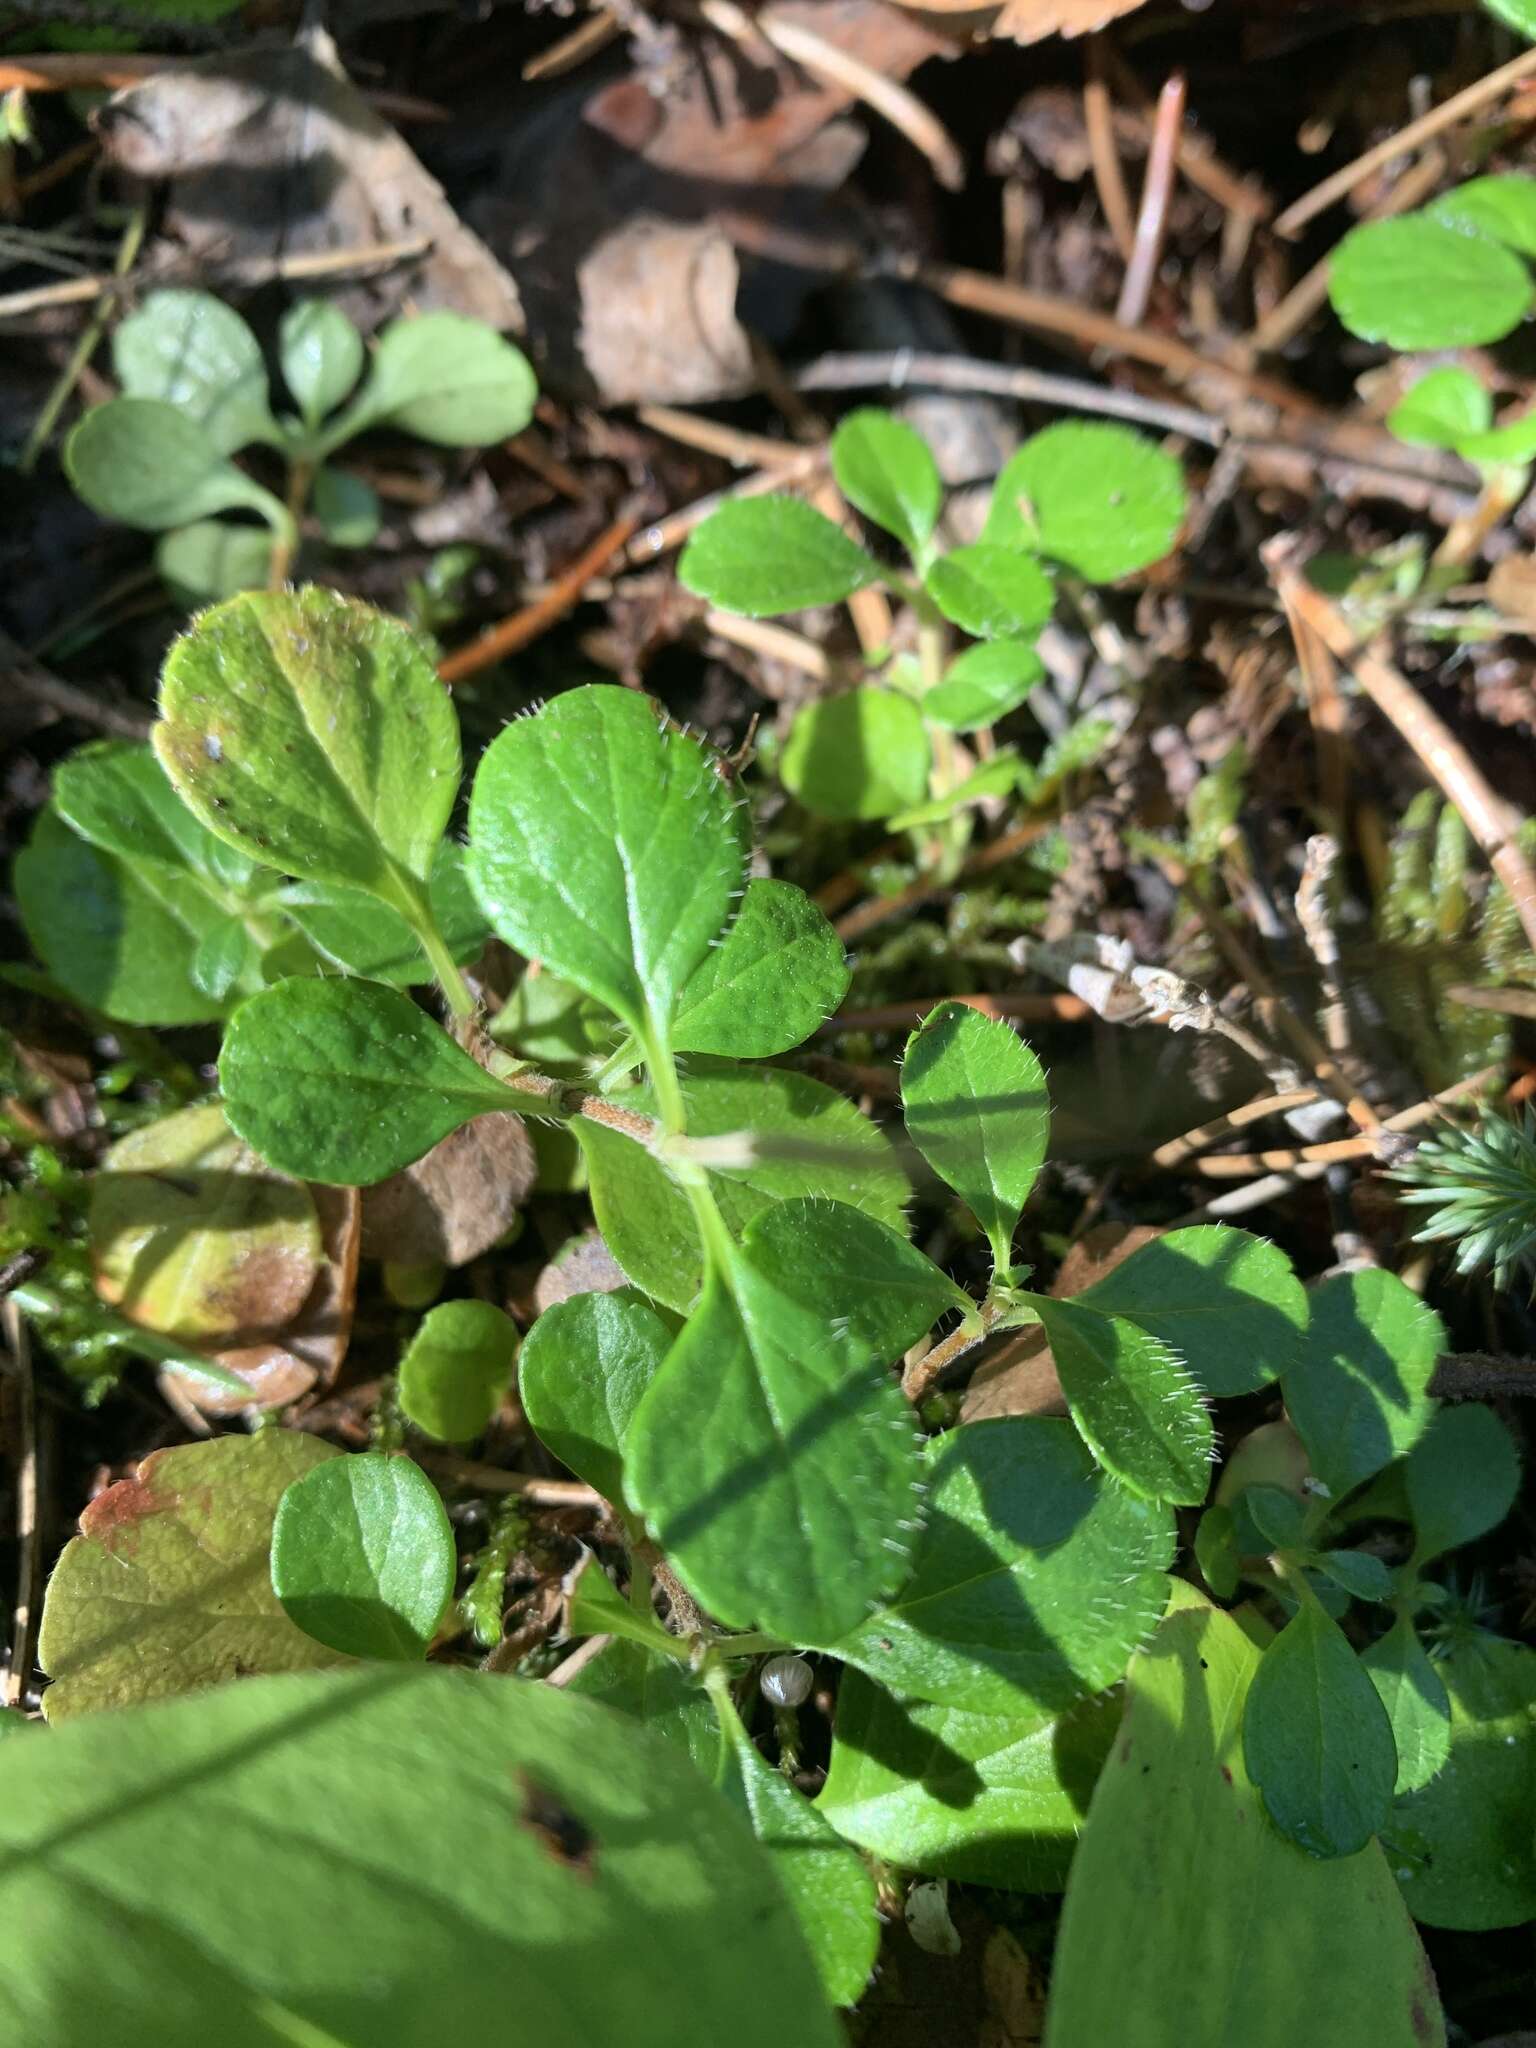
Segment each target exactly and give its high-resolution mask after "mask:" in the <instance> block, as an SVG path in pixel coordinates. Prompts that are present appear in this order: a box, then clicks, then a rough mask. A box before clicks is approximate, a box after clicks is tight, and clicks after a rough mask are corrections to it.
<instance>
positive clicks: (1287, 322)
mask: <svg viewBox="0 0 1536 2048" xmlns="http://www.w3.org/2000/svg"><path fill="white" fill-rule="evenodd" d="M1444 172H1445V156H1444V153H1443V152H1442V151H1440V150H1438V149H1433V150H1430V151H1428V152H1427V153H1426V154H1425V155H1424V157H1423V158H1422V159H1421V160H1420V161H1419V162H1418V163H1416V164H1412V165H1410V166H1409V168H1408V170H1407V171H1405V172H1404V174H1403V176H1402V177H1401V178H1399V179H1398V181H1397V183H1396V184H1395V185H1394V186H1393V187H1392V189H1391V191H1390V192H1388V193H1387V194H1386V195H1385V197H1384V198H1382V199H1381V200H1379V201H1378V202H1377V204H1376V205H1375V206H1372V207H1370V208H1368V209H1367V212H1366V215H1365V218H1366V219H1367V220H1390V219H1392V218H1393V216H1394V215H1396V214H1399V213H1406V212H1407V211H1408V209H1409V208H1410V207H1413V206H1417V205H1418V203H1419V201H1420V200H1421V199H1424V198H1427V196H1428V195H1429V193H1430V192H1432V191H1433V190H1434V188H1435V186H1436V185H1437V184H1439V182H1440V179H1441V177H1442V176H1443V175H1444ZM1332 262H1333V251H1332V250H1331V249H1330V250H1329V252H1328V254H1327V255H1326V256H1320V257H1319V258H1318V260H1317V261H1316V263H1314V264H1313V266H1312V268H1311V269H1310V270H1309V271H1307V272H1306V273H1305V275H1304V276H1302V277H1301V278H1299V279H1298V280H1297V282H1296V283H1295V284H1293V285H1292V286H1291V288H1290V290H1289V291H1288V292H1287V293H1286V295H1285V297H1284V298H1283V299H1281V300H1280V301H1279V303H1278V304H1277V305H1274V306H1271V307H1270V309H1269V311H1268V312H1267V313H1266V314H1265V315H1264V318H1263V319H1262V320H1261V321H1260V322H1259V323H1258V325H1257V326H1256V327H1255V328H1253V330H1252V331H1251V332H1250V333H1249V334H1248V335H1247V336H1246V337H1245V338H1244V341H1243V344H1242V345H1243V347H1244V348H1245V349H1246V350H1248V351H1250V352H1251V353H1252V354H1253V355H1255V356H1263V355H1271V354H1273V353H1274V351H1275V350H1277V349H1282V348H1284V347H1285V345H1286V343H1287V342H1288V341H1289V340H1290V339H1291V338H1292V336H1293V335H1296V334H1299V333H1300V332H1301V330H1302V328H1303V327H1305V326H1306V324H1307V322H1308V321H1309V320H1310V319H1311V318H1312V315H1313V314H1314V313H1315V312H1317V311H1318V309H1319V308H1320V307H1321V306H1322V304H1323V302H1324V301H1325V300H1326V299H1327V297H1328V271H1329V266H1330V265H1331V264H1332Z"/></svg>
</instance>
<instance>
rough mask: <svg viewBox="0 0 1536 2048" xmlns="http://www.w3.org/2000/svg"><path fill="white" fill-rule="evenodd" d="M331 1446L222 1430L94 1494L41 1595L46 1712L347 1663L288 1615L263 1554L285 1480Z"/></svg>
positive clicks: (285, 1435) (162, 1454)
mask: <svg viewBox="0 0 1536 2048" xmlns="http://www.w3.org/2000/svg"><path fill="white" fill-rule="evenodd" d="M339 1455H340V1454H339V1453H338V1452H337V1451H335V1450H333V1449H332V1447H331V1446H330V1445H329V1444H325V1443H322V1442H321V1441H320V1439H319V1438H318V1437H313V1436H303V1435H300V1434H299V1433H298V1432H296V1431H291V1430H282V1429H270V1430H263V1431H262V1432H261V1433H260V1434H259V1435H257V1436H254V1437H243V1436H225V1437H217V1438H215V1439H214V1441H213V1442H211V1443H206V1444H187V1445H183V1446H181V1447H180V1448H178V1449H175V1450H166V1451H155V1452H153V1453H152V1454H151V1455H150V1456H149V1457H147V1458H146V1459H145V1460H144V1462H143V1463H142V1464H141V1465H140V1466H139V1468H138V1470H137V1472H135V1473H134V1474H133V1476H132V1477H131V1478H128V1479H124V1480H120V1481H119V1482H118V1484H117V1485H116V1486H111V1487H108V1488H107V1490H106V1492H105V1493H103V1494H102V1495H100V1496H99V1497H98V1498H97V1499H96V1500H94V1501H92V1503H91V1505H90V1506H89V1507H88V1508H87V1509H86V1511H85V1513H84V1514H83V1515H82V1516H81V1518H80V1534H79V1535H78V1536H76V1537H75V1538H74V1539H73V1540H72V1541H71V1542H69V1543H67V1544H66V1545H65V1547H64V1551H63V1554H62V1556H61V1557H60V1559H59V1562H58V1564H57V1566H56V1567H55V1569H54V1574H53V1577H52V1579H51V1580H50V1581H49V1585H48V1596H47V1599H46V1601H45V1603H44V1606H43V1623H42V1634H41V1637H40V1640H39V1644H38V1660H39V1662H40V1663H41V1664H42V1667H43V1669H44V1670H45V1671H47V1672H48V1673H49V1675H50V1676H51V1678H52V1680H53V1683H52V1685H50V1686H49V1688H48V1690H47V1692H46V1693H45V1694H44V1696H43V1711H44V1712H45V1714H46V1715H47V1717H48V1719H49V1720H50V1721H55V1722H57V1721H62V1720H65V1719H67V1718H68V1717H70V1716H72V1715H75V1714H85V1713H91V1712H94V1711H96V1710H98V1709H99V1708H102V1707H122V1706H129V1705H131V1704H133V1703H134V1702H136V1701H139V1700H152V1699H163V1698H165V1697H167V1696H168V1695H170V1694H172V1693H181V1692H195V1691H198V1690H200V1689H201V1688H202V1687H204V1686H209V1685H218V1684H221V1683H223V1682H224V1681H225V1680H228V1679H231V1678H248V1677H250V1676H251V1675H252V1674H253V1673H256V1672H268V1671H311V1670H315V1669H317V1668H320V1667H323V1666H329V1665H334V1664H341V1663H345V1662H347V1661H348V1660H347V1659H345V1658H341V1657H338V1656H337V1655H336V1654H335V1652H334V1651H331V1650H327V1649H326V1648H325V1647H324V1646H323V1645H322V1644H320V1643H317V1642H315V1641H313V1639H312V1638H311V1637H309V1636H307V1635H305V1633H304V1632H303V1630H302V1629H300V1628H298V1627H297V1626H296V1625H295V1624H294V1623H293V1622H291V1621H290V1620H289V1619H288V1617H287V1615H286V1614H284V1612H283V1610H282V1608H281V1607H280V1606H279V1605H278V1600H277V1595H276V1594H275V1593H274V1592H273V1591H272V1571H271V1564H270V1558H269V1553H270V1550H271V1543H272V1519H273V1516H274V1515H275V1514H276V1512H277V1503H278V1501H279V1500H280V1499H281V1498H282V1495H283V1493H284V1491H285V1490H286V1488H287V1487H288V1485H289V1484H290V1482H291V1481H293V1480H295V1479H297V1478H299V1477H300V1475H301V1474H303V1473H305V1472H307V1471H309V1470H310V1468H311V1467H312V1466H314V1465H318V1464H320V1463H321V1462H322V1461H323V1460H325V1459H328V1458H334V1457H337V1456H339Z"/></svg>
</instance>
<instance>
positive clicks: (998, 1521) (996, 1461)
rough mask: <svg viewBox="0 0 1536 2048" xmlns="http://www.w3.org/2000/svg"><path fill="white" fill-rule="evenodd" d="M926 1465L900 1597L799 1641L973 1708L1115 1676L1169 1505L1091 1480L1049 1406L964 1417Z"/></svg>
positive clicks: (1053, 1696) (1154, 1601)
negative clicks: (920, 1512) (921, 1510)
mask: <svg viewBox="0 0 1536 2048" xmlns="http://www.w3.org/2000/svg"><path fill="white" fill-rule="evenodd" d="M926 1462H927V1474H926V1477H927V1481H928V1519H927V1525H926V1527H925V1529H924V1531H923V1534H922V1537H921V1538H920V1539H919V1543H918V1549H917V1558H916V1562H915V1564H914V1567H913V1570H912V1575H911V1577H910V1578H909V1579H907V1580H906V1582H905V1583H904V1585H903V1586H902V1588H901V1591H900V1593H899V1594H898V1595H897V1596H896V1597H895V1598H894V1599H892V1600H889V1601H888V1602H886V1604H885V1605H883V1606H881V1607H878V1608H877V1609H876V1610H875V1612H874V1613H873V1614H871V1615H869V1616H868V1618H867V1619H865V1620H863V1621H861V1622H860V1624H859V1625H858V1626H857V1627H856V1628H854V1629H853V1630H851V1631H850V1632H849V1633H847V1634H845V1635H842V1636H839V1637H836V1638H833V1639H828V1638H826V1637H821V1638H816V1637H809V1636H808V1637H805V1638H803V1640H806V1641H809V1642H813V1643H816V1644H818V1646H819V1647H821V1648H825V1649H828V1650H830V1651H831V1652H832V1653H833V1655H835V1656H838V1657H841V1658H842V1659H843V1661H844V1662H845V1663H848V1664H855V1665H857V1666H858V1667H859V1669H860V1670H862V1671H867V1672H868V1673H869V1675H870V1676H871V1677H872V1678H876V1679H879V1680H880V1681H881V1682H882V1683H883V1684H886V1685H889V1686H891V1687H893V1688H894V1689H895V1690H896V1691H897V1692H900V1693H904V1694H909V1695H912V1696H913V1697H916V1698H918V1699H928V1700H934V1701H937V1702H938V1703H939V1704H941V1705H945V1706H952V1707H960V1708H963V1709H964V1710H965V1711H966V1712H968V1713H974V1714H987V1715H997V1714H1009V1715H1015V1716H1018V1715H1032V1714H1040V1713H1047V1712H1053V1711H1055V1710H1056V1709H1058V1708H1061V1707H1066V1706H1070V1705H1072V1704H1073V1703H1074V1702H1075V1701H1077V1700H1079V1699H1081V1698H1082V1697H1083V1695H1084V1694H1085V1693H1090V1692H1097V1691H1099V1689H1100V1688H1101V1687H1103V1686H1106V1685H1108V1684H1110V1683H1111V1682H1112V1681H1113V1680H1114V1679H1116V1678H1118V1677H1119V1676H1120V1675H1121V1673H1122V1672H1123V1671H1124V1669H1125V1665H1126V1660H1127V1658H1128V1657H1129V1656H1130V1654H1131V1652H1132V1650H1134V1649H1135V1648H1136V1646H1137V1644H1138V1643H1141V1642H1143V1641H1144V1640H1145V1639H1146V1637H1147V1636H1148V1635H1149V1634H1150V1633H1151V1631H1152V1629H1153V1628H1154V1627H1155V1626H1156V1624H1157V1621H1158V1619H1159V1617H1160V1616H1161V1614H1162V1612H1163V1609H1164V1607H1165V1606H1166V1604H1167V1597H1168V1582H1167V1580H1166V1578H1165V1577H1164V1573H1165V1571H1166V1570H1167V1567H1168V1565H1169V1564H1170V1563H1171V1561H1172V1558H1173V1547H1174V1531H1173V1517H1172V1515H1171V1514H1170V1513H1169V1512H1168V1510H1167V1509H1165V1508H1161V1507H1156V1506H1153V1505H1152V1504H1150V1503H1149V1502H1146V1501H1143V1500H1139V1499H1137V1498H1136V1496H1135V1495H1133V1494H1130V1493H1127V1492H1126V1491H1125V1490H1124V1489H1123V1488H1122V1487H1119V1486H1116V1485H1115V1484H1114V1483H1113V1482H1112V1481H1106V1480H1105V1479H1103V1478H1102V1477H1101V1476H1100V1475H1099V1474H1098V1473H1097V1472H1095V1470H1094V1469H1093V1463H1092V1460H1091V1459H1090V1458H1089V1456H1088V1453H1087V1452H1086V1451H1085V1450H1084V1449H1083V1447H1082V1445H1081V1444H1080V1443H1079V1442H1078V1441H1077V1438H1076V1437H1075V1436H1074V1435H1073V1433H1072V1429H1071V1426H1070V1425H1069V1424H1068V1423H1066V1422H1062V1421H1058V1420H1057V1419H1056V1418H1054V1417H1040V1416H1028V1417H1025V1416H1002V1417H998V1418H997V1419H995V1420H992V1421H987V1422H972V1423H967V1424H966V1425H965V1426H964V1427H963V1428H961V1429H955V1430H951V1431H950V1432H949V1433H948V1434H947V1435H945V1436H942V1437H937V1438H934V1439H933V1440H932V1441H931V1442H930V1444H929V1445H928V1448H927V1454H926Z"/></svg>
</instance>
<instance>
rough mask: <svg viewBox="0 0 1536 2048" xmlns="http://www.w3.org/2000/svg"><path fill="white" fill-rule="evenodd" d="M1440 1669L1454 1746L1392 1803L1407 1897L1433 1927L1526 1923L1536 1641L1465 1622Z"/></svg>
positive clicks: (1534, 1833) (1535, 1817) (1534, 1877)
mask: <svg viewBox="0 0 1536 2048" xmlns="http://www.w3.org/2000/svg"><path fill="white" fill-rule="evenodd" d="M1435 1670H1436V1672H1437V1674H1438V1676H1439V1677H1440V1678H1441V1679H1442V1681H1443V1682H1444V1685H1445V1690H1446V1694H1447V1696H1448V1697H1449V1699H1450V1703H1451V1749H1450V1755H1449V1757H1448V1758H1447V1759H1446V1762H1445V1767H1444V1768H1443V1769H1442V1770H1441V1771H1440V1773H1439V1774H1438V1776H1436V1777H1435V1778H1434V1779H1432V1780H1431V1781H1430V1783H1429V1784H1427V1785H1426V1786H1424V1787H1423V1789H1422V1790H1420V1791H1417V1792H1412V1793H1410V1794H1408V1796H1407V1797H1406V1798H1403V1799H1400V1800H1399V1801H1398V1802H1397V1805H1396V1807H1395V1808H1394V1809H1393V1813H1392V1823H1391V1829H1390V1834H1391V1851H1392V1860H1393V1864H1394V1867H1395V1868H1396V1870H1397V1873H1398V1878H1399V1881H1400V1883H1401V1884H1402V1887H1403V1898H1404V1900H1405V1901H1406V1903H1407V1906H1408V1910H1409V1912H1410V1913H1412V1915H1413V1917H1414V1918H1415V1920H1422V1921H1423V1923H1424V1925H1425V1926H1426V1927H1454V1928H1462V1929H1465V1930H1467V1931H1468V1932H1475V1933H1480V1932H1483V1931H1485V1930H1487V1929H1491V1928H1495V1927H1519V1926H1521V1925H1522V1924H1523V1923H1524V1922H1525V1921H1527V1920H1531V1919H1536V1650H1532V1649H1530V1648H1529V1647H1528V1646H1527V1645H1526V1644H1524V1643H1505V1642H1500V1641H1499V1639H1498V1638H1497V1637H1496V1636H1487V1635H1483V1634H1481V1633H1479V1632H1477V1631H1475V1630H1464V1631H1463V1632H1462V1633H1460V1634H1459V1635H1457V1636H1455V1637H1454V1638H1453V1639H1452V1641H1451V1643H1450V1646H1449V1649H1448V1652H1447V1654H1446V1655H1445V1656H1444V1657H1443V1658H1442V1659H1441V1660H1440V1661H1439V1662H1438V1663H1437V1664H1436V1666H1435Z"/></svg>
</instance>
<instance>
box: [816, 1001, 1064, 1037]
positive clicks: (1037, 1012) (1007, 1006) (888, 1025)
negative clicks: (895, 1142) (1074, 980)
mask: <svg viewBox="0 0 1536 2048" xmlns="http://www.w3.org/2000/svg"><path fill="white" fill-rule="evenodd" d="M940 1003H964V1004H965V1006H966V1008H967V1009H971V1010H980V1012H981V1014H982V1015H983V1016H984V1017H1014V1018H1017V1019H1019V1020H1020V1021H1021V1022H1023V1023H1028V1024H1047V1023H1051V1024H1080V1023H1081V1022H1082V1021H1083V1019H1084V1018H1085V1017H1091V1016H1092V1015H1093V1012H1092V1010H1091V1009H1090V1008H1089V1006H1088V1004H1087V1003H1085V1002H1084V1001H1083V999H1082V997H1081V996H1069V995H1043V996H984V995H977V996H912V997H910V998H909V999H908V1000H907V1001H906V1002H904V1003H881V1004H879V1005H878V1006H877V1007H876V1008H875V1009H872V1010H839V1011H837V1013H836V1014H835V1015H834V1016H831V1017H829V1018H828V1019H827V1021H826V1022H825V1024H821V1025H818V1027H817V1029H818V1031H819V1032H821V1033H827V1032H834V1031H899V1030H901V1029H903V1028H904V1027H906V1026H908V1025H911V1024H917V1023H920V1022H921V1021H922V1019H923V1018H924V1017H926V1016H927V1015H928V1013H929V1011H930V1010H935V1009H937V1008H938V1006H939V1004H940Z"/></svg>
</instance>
